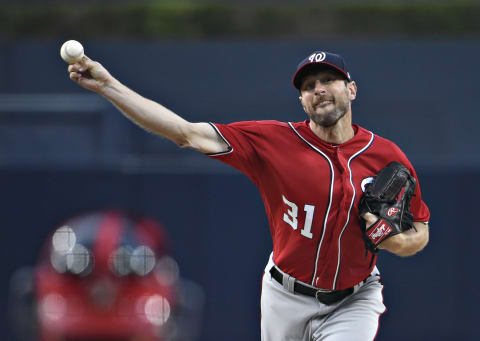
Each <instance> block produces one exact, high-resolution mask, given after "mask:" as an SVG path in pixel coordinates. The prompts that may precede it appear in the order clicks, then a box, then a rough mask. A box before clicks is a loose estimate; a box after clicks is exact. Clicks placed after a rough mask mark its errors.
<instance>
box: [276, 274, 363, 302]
mask: <svg viewBox="0 0 480 341" xmlns="http://www.w3.org/2000/svg"><path fill="white" fill-rule="evenodd" d="M270 274H271V275H272V277H273V278H274V279H275V280H276V281H277V282H278V283H280V284H281V285H283V276H284V275H283V274H282V273H281V272H280V271H279V270H278V269H277V268H276V267H275V266H273V267H272V268H271V269H270ZM365 281H366V279H365V280H363V282H365ZM293 291H294V292H296V293H299V294H302V295H307V296H312V297H315V298H316V299H317V300H318V301H320V302H321V303H323V304H326V305H330V304H333V303H335V302H338V301H340V300H342V299H344V298H345V297H347V296H348V295H350V294H352V293H353V291H354V287H351V288H348V289H344V290H332V291H327V290H323V289H320V290H319V289H315V288H314V287H310V286H307V285H305V284H302V283H301V282H298V281H295V283H294V284H293Z"/></svg>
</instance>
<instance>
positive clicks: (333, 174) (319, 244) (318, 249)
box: [288, 122, 335, 285]
mask: <svg viewBox="0 0 480 341" xmlns="http://www.w3.org/2000/svg"><path fill="white" fill-rule="evenodd" d="M288 125H289V126H290V128H292V130H293V131H294V132H295V134H296V135H297V136H298V137H299V138H300V139H302V140H303V141H304V142H305V143H306V144H308V145H309V146H310V147H312V149H313V150H315V151H316V152H317V153H319V154H320V155H322V156H323V157H324V158H325V159H326V160H327V161H328V165H329V166H330V174H332V176H331V179H330V194H329V198H328V206H327V212H326V213H325V219H324V220H323V229H322V237H321V238H320V242H319V243H318V248H317V256H316V257H315V268H314V271H313V276H312V285H315V277H317V270H318V269H317V266H318V257H319V256H320V249H321V248H322V243H323V238H324V237H325V231H326V229H327V221H328V215H329V214H330V208H331V206H332V196H333V184H334V180H335V172H334V171H333V165H332V161H330V159H329V158H328V156H327V155H326V154H325V153H324V152H322V151H321V150H320V149H318V148H317V147H315V146H314V145H312V144H311V143H310V142H308V141H307V140H305V139H304V138H303V136H302V135H300V133H299V132H298V131H297V130H296V129H295V128H294V127H293V125H292V123H291V122H288Z"/></svg>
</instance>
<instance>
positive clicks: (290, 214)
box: [282, 195, 315, 239]
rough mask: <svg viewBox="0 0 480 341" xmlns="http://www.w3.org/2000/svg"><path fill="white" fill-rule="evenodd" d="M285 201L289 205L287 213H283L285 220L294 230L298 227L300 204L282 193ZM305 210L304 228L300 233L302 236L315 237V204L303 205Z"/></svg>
mask: <svg viewBox="0 0 480 341" xmlns="http://www.w3.org/2000/svg"><path fill="white" fill-rule="evenodd" d="M282 198H283V202H284V203H285V204H286V205H287V206H288V207H289V209H288V210H287V213H284V214H283V221H284V222H286V223H287V224H288V225H290V226H291V227H292V228H293V229H294V230H296V229H297V228H298V219H297V218H298V206H297V204H295V203H293V202H291V201H289V200H288V199H287V198H285V196H284V195H282ZM303 210H304V211H305V214H306V216H305V224H304V226H303V229H301V230H300V233H301V234H302V236H304V237H307V238H309V239H312V238H313V234H312V222H313V213H314V212H315V206H312V205H307V204H305V206H304V207H303Z"/></svg>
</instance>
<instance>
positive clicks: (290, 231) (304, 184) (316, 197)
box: [258, 135, 377, 288]
mask: <svg viewBox="0 0 480 341" xmlns="http://www.w3.org/2000/svg"><path fill="white" fill-rule="evenodd" d="M293 137H294V138H295V142H293V141H292V136H290V137H288V138H286V139H285V141H283V139H282V138H279V139H278V141H277V143H273V144H270V145H269V146H270V147H269V148H268V149H264V150H263V151H262V152H265V153H268V157H267V155H265V157H262V156H261V157H262V159H263V160H265V164H264V167H263V170H262V172H261V173H260V174H261V175H260V177H259V179H258V180H259V182H260V184H259V188H260V192H261V194H262V197H263V200H264V203H265V207H266V209H267V214H268V215H269V220H270V228H271V233H272V236H273V243H274V255H275V261H276V263H277V264H278V265H280V266H281V267H282V269H283V270H284V271H287V272H289V271H290V273H292V272H295V273H297V274H299V275H300V276H302V277H301V278H299V279H300V280H302V281H305V282H307V283H309V282H311V284H312V285H315V286H323V287H325V288H329V287H336V282H337V279H338V268H339V266H340V261H341V257H342V256H345V254H348V253H350V254H352V255H351V256H352V257H349V258H353V259H355V257H358V258H359V259H361V258H362V256H363V253H364V245H363V240H362V237H361V232H360V225H359V219H358V209H357V204H358V201H359V200H360V196H361V193H362V182H363V184H365V182H368V178H369V177H371V175H372V174H375V168H377V165H375V164H372V162H371V161H372V160H369V158H368V157H361V156H362V154H363V153H364V152H365V151H366V150H367V149H368V147H369V146H370V145H371V143H372V141H373V135H371V138H370V139H366V141H364V143H363V144H361V145H359V146H357V145H355V146H352V147H350V148H345V149H344V148H343V147H342V146H338V147H332V146H330V147H325V146H319V145H314V144H311V143H309V142H308V141H304V140H302V139H301V136H300V137H298V136H293ZM363 156H365V155H363ZM342 244H343V245H342ZM292 254H294V255H295V257H292ZM299 264H304V267H305V269H304V270H306V271H299ZM328 264H330V265H328ZM301 267H302V266H300V268H301ZM307 269H311V271H307ZM307 273H308V274H309V275H307Z"/></svg>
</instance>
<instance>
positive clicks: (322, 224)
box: [208, 121, 430, 290]
mask: <svg viewBox="0 0 480 341" xmlns="http://www.w3.org/2000/svg"><path fill="white" fill-rule="evenodd" d="M212 126H213V127H214V129H215V130H216V131H217V132H218V133H219V134H220V135H221V137H222V138H223V139H224V140H225V142H226V143H227V144H228V146H229V147H228V150H227V151H226V152H223V153H216V154H208V156H210V157H212V158H215V159H218V160H220V161H222V162H224V163H226V164H229V165H231V166H233V167H234V168H236V169H238V170H240V171H241V172H243V173H244V174H246V175H247V176H248V177H249V178H250V179H251V180H252V181H253V182H254V183H255V184H256V185H257V187H258V189H259V190H260V194H261V196H262V199H263V203H264V205H265V210H266V213H267V217H268V221H269V224H270V233H271V235H272V240H273V257H274V261H275V264H277V266H278V267H279V268H280V269H281V270H283V271H284V272H285V273H287V274H289V275H290V276H293V277H295V278H296V279H297V280H299V281H302V282H304V283H308V284H310V285H313V286H315V287H319V288H324V289H330V290H341V289H346V288H348V287H351V286H353V285H356V284H358V283H359V282H361V281H362V280H363V279H365V278H366V277H367V276H368V274H369V273H370V272H371V271H372V270H373V267H374V265H375V262H376V259H374V260H373V262H372V257H373V256H372V255H371V254H368V256H366V253H365V245H364V242H363V239H362V232H361V227H360V220H359V217H358V203H359V201H360V197H361V195H362V193H363V190H364V189H365V185H366V184H367V183H369V182H370V181H371V180H372V177H374V176H375V175H376V174H377V173H378V172H379V171H380V170H381V169H382V168H383V167H385V166H386V165H387V164H388V163H390V162H391V161H398V162H401V163H402V164H403V165H405V166H406V167H407V168H408V169H409V171H410V172H411V174H412V175H413V176H414V177H415V178H416V180H417V186H416V188H415V196H414V197H413V199H412V201H411V211H412V213H413V216H414V220H415V221H421V222H427V221H428V220H429V218H430V212H429V210H428V207H427V206H426V205H425V203H424V202H423V201H422V196H421V192H420V185H419V182H418V178H417V175H416V173H415V170H414V169H413V167H412V165H411V163H410V162H409V161H408V159H407V157H406V156H405V154H404V153H403V152H402V151H401V150H400V148H399V147H398V146H396V145H395V144H394V143H393V142H391V141H389V140H387V139H384V138H382V137H380V136H378V135H374V134H373V133H372V132H370V131H368V130H366V129H364V128H362V127H360V126H358V125H353V129H354V132H355V136H354V137H353V138H352V139H350V140H349V141H347V142H345V143H343V144H340V145H332V144H330V143H327V142H325V141H323V140H321V139H320V138H319V137H317V136H316V135H315V134H314V133H313V132H312V131H311V129H310V127H309V121H304V122H298V123H284V122H278V121H249V122H237V123H232V124H212Z"/></svg>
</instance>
